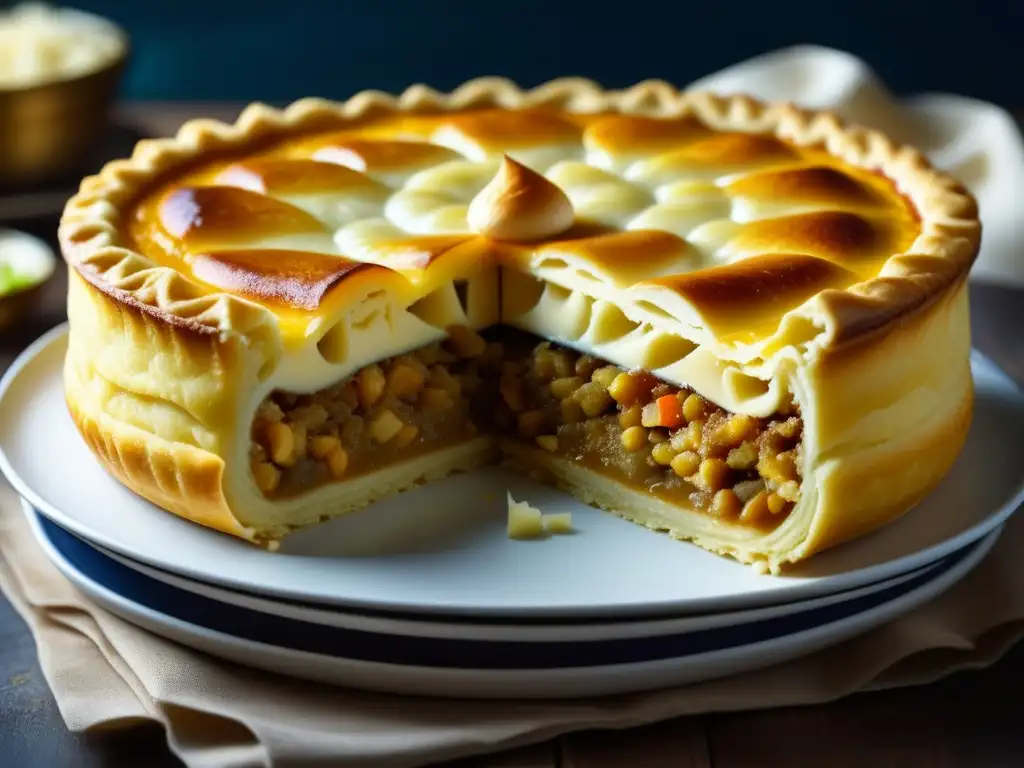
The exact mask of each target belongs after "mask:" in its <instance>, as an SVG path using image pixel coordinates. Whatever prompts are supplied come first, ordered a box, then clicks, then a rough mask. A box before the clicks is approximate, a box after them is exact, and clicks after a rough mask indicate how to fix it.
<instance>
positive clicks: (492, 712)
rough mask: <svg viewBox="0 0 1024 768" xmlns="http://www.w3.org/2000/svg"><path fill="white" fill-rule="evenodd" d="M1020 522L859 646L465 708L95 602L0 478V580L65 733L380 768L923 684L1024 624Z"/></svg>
mask: <svg viewBox="0 0 1024 768" xmlns="http://www.w3.org/2000/svg"><path fill="white" fill-rule="evenodd" d="M1022 548H1024V518H1022V517H1021V516H1020V515H1017V516H1015V517H1013V518H1011V520H1010V522H1009V524H1008V525H1007V528H1006V532H1005V533H1004V534H1003V536H1002V538H1001V539H1000V541H999V542H998V544H997V545H996V547H995V549H994V550H993V551H992V552H991V553H990V554H989V556H988V557H987V558H986V559H985V561H984V562H982V563H981V564H980V565H979V566H978V567H977V568H976V569H975V570H974V571H973V572H972V573H971V574H970V575H969V576H968V577H967V578H966V579H965V580H964V581H963V582H961V583H960V584H958V585H956V586H955V587H953V588H952V589H951V590H950V591H949V592H946V593H945V594H944V595H942V596H941V597H939V598H937V599H936V600H934V601H933V602H931V603H929V604H928V605H925V606H923V607H921V608H919V609H918V610H916V611H914V612H913V613H911V614H909V615H907V616H905V617H903V618H901V619H899V620H897V621H894V622H892V623H891V624H888V625H886V626H884V627H881V628H879V629H876V630H874V631H873V632H870V633H868V634H865V635H862V636H860V637H858V638H856V639H854V640H851V641H848V642H846V643H843V644H842V645H839V646H835V647H833V648H831V649H827V650H825V651H821V652H819V653H816V654H814V655H812V656H808V657H805V658H803V659H799V660H797V661H793V662H790V663H787V664H782V665H779V666H777V667H773V668H770V669H766V670H762V671H759V672H754V673H748V674H745V675H740V676H737V677H733V678H726V679H722V680H715V681H710V682H706V683H700V684H697V685H690V686H685V687H681V688H676V689H672V690H665V691H657V692H653V693H645V694H631V695H627V696H614V697H607V698H603V699H595V700H590V701H564V702H492V701H487V702H460V701H446V700H441V699H437V700H431V699H422V698H404V697H399V696H390V695H384V694H373V693H363V692H359V691H350V690H345V689H341V688H335V687H330V686H322V685H316V684H314V683H308V682H302V681H296V680H291V679H288V678H284V677H278V676H275V675H273V674H269V673H266V672H260V671H257V670H250V669H245V668H243V667H240V666H238V665H235V664H232V663H230V662H226V661H220V660H218V659H214V658H212V657H209V656H206V655H204V654H201V653H199V652H196V651H192V650H189V649H187V648H184V647H181V646H178V645H176V644H174V643H171V642H169V641H166V640H163V639H161V638H159V637H156V636H154V635H151V634H149V633H147V632H145V631H143V630H141V629H137V628H135V627H134V626H132V625H131V624H129V623H127V622H125V621H123V620H121V619H119V618H117V617H116V616H114V615H112V614H110V613H108V612H107V611H105V610H103V609H101V608H98V607H96V606H95V605H92V604H91V603H90V602H89V601H88V600H87V599H86V598H85V597H83V596H82V595H81V594H79V593H78V592H77V591H76V590H75V589H74V588H73V587H72V586H71V585H70V583H69V582H68V581H67V580H66V579H65V578H64V577H63V576H61V574H60V573H59V572H58V571H57V569H56V568H55V567H54V566H52V565H51V564H50V563H49V561H48V560H47V558H46V556H45V555H44V554H43V551H42V549H41V548H40V547H39V545H38V544H36V542H35V540H34V538H33V536H32V533H31V531H30V529H29V526H28V523H27V522H26V520H25V519H24V516H23V514H22V512H21V508H20V504H19V503H18V501H17V498H16V497H15V495H14V493H13V492H12V491H11V490H10V489H9V487H7V486H6V485H3V484H2V481H0V589H2V590H3V592H4V593H5V594H6V595H7V597H8V598H9V599H10V600H11V601H12V602H13V604H14V606H15V608H16V609H17V610H18V612H19V613H20V614H21V615H22V617H24V619H25V621H26V622H27V623H28V625H29V627H30V628H31V630H32V633H33V635H34V636H35V639H36V645H37V647H38V649H39V657H40V663H41V665H42V668H43V672H44V674H45V675H46V679H47V680H48V681H49V683H50V687H51V688H52V689H53V692H54V696H55V697H56V700H57V703H58V705H59V707H60V711H61V713H62V714H63V716H64V719H65V721H66V722H67V724H68V727H69V728H71V729H72V730H76V731H80V730H86V729H89V728H98V727H112V726H117V725H126V724H130V723H132V722H137V721H138V720H139V719H140V718H142V719H147V720H156V721H158V722H160V723H163V725H164V727H165V728H166V730H167V738H168V742H169V744H170V746H171V749H172V750H173V751H174V752H175V753H176V754H177V755H178V756H179V757H180V758H181V759H182V760H183V761H184V762H185V763H186V764H187V765H189V766H196V767H198V766H252V765H256V766H259V765H290V764H299V763H302V764H305V763H315V762H318V761H320V762H329V764H330V765H337V766H346V765H352V766H361V767H365V768H378V767H383V766H387V767H388V768H392V767H397V766H414V765H424V764H426V763H429V762H433V761H437V760H443V759H449V758H456V757H463V756H467V755H472V754H481V753H485V752H492V751H498V750H501V749H505V748H510V747H513V746H518V745H522V744H528V743H534V742H540V741H545V740H547V739H550V738H552V737H554V736H557V735H558V734H561V733H566V732H569V731H574V730H583V729H590V728H627V727H630V726H635V725H641V724H644V723H650V722H654V721H657V720H663V719H667V718H671V717H675V716H678V715H685V714H695V713H702V712H716V711H717V712H720V711H729V710H740V709H759V708H765V707H778V706H785V705H793V704H810V703H817V702H824V701H829V700H832V699H835V698H838V697H840V696H844V695H846V694H849V693H852V692H854V691H863V690H872V689H879V688H889V687H895V686H905V685H914V684H918V683H925V682H931V681H933V680H936V679H938V678H940V677H942V676H944V675H947V674H949V673H951V672H953V671H956V670H961V669H968V668H974V667H981V666H985V665H988V664H991V663H992V662H993V661H995V660H996V659H998V658H999V656H1001V655H1002V654H1003V652H1004V651H1006V650H1007V649H1008V648H1009V647H1010V646H1011V645H1013V644H1014V643H1015V642H1016V641H1017V640H1018V639H1019V638H1020V637H1021V635H1022V634H1024V569H1021V568H1019V567H1017V564H1016V561H1017V559H1018V558H1017V553H1019V552H1020V551H1021V550H1022Z"/></svg>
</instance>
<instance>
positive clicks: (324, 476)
mask: <svg viewBox="0 0 1024 768" xmlns="http://www.w3.org/2000/svg"><path fill="white" fill-rule="evenodd" d="M497 333H498V334H499V335H498V336H497V338H498V340H493V339H492V340H487V339H485V338H484V337H482V336H480V335H479V334H477V333H475V332H474V331H472V330H470V329H468V328H459V329H452V333H451V336H450V338H449V339H448V340H447V341H445V342H444V343H441V344H432V345H430V346H428V347H425V348H423V349H420V350H417V351H416V352H414V353H411V354H406V355H401V356H398V357H394V358H390V359H388V360H385V361H383V362H381V363H378V364H375V365H371V366H368V367H366V368H364V369H362V370H360V371H359V372H357V373H356V374H355V375H353V376H351V377H349V378H348V379H346V380H344V381H342V382H339V383H338V384H336V385H334V386H333V387H329V388H327V389H324V390H321V391H319V392H316V393H313V394H311V395H296V394H291V393H287V392H274V393H272V394H271V395H270V396H269V397H268V398H267V399H266V400H265V401H264V402H263V403H262V404H261V406H260V408H259V410H258V412H257V416H256V419H255V421H254V424H253V430H252V440H253V442H252V449H251V453H250V459H251V462H252V471H253V477H254V480H255V482H256V484H257V486H258V487H259V488H260V490H261V491H262V492H263V493H264V494H265V495H267V496H271V497H276V496H282V495H290V494H295V493H299V492H301V491H303V490H305V489H308V488H310V487H314V486H316V485H319V484H322V483H325V482H330V481H332V480H337V479H341V478H345V477H351V476H353V475H356V474H359V473H361V472H366V471H369V470H370V469H375V468H379V467H381V466H384V465H386V464H387V463H389V462H393V461H397V460H401V459H404V458H411V457H413V456H415V455H418V454H422V453H426V452H429V451H431V450H435V449H438V448H442V447H445V446H447V445H451V444H454V443H457V442H459V441H462V440H465V439H468V438H469V437H471V436H474V435H477V434H480V433H497V434H501V435H505V436H508V437H515V438H518V439H521V440H523V441H525V442H526V443H528V444H529V445H531V446H533V447H536V448H538V449H540V450H542V451H544V452H545V453H546V454H551V455H554V456H558V457H562V458H565V459H568V460H570V461H573V462H576V463H580V464H583V465H585V466H587V467H588V468H590V469H592V470H593V471H595V472H598V473H600V474H603V475H605V476H608V477H611V478H613V479H616V480H619V481H621V482H625V483H627V484H629V485H633V486H635V487H638V488H642V489H645V490H646V491H647V492H649V493H652V494H654V495H656V496H659V497H662V498H665V499H668V500H671V501H674V502H676V503H683V504H685V505H686V506H688V507H691V508H694V509H697V510H700V511H702V512H705V513H707V514H710V515H713V516H715V517H716V518H720V519H722V520H723V521H728V522H738V523H740V524H744V525H751V526H755V527H758V528H762V529H770V528H773V527H775V526H776V525H778V524H779V523H780V522H781V521H782V520H783V519H785V516H786V515H787V514H788V513H789V511H790V510H791V509H792V508H793V505H794V504H795V503H796V501H798V499H799V494H800V480H801V477H800V467H801V456H800V441H801V437H802V427H803V425H802V422H801V419H800V416H799V413H798V412H797V409H796V407H795V406H793V405H790V406H789V407H788V408H787V409H786V410H785V411H784V412H780V413H776V414H774V415H773V416H772V417H770V418H765V419H761V418H754V417H752V416H747V415H743V414H733V413H728V412H726V411H725V410H723V409H721V408H719V407H717V406H715V405H714V404H713V403H710V402H708V401H707V400H706V399H704V398H703V397H701V396H700V395H699V394H697V393H696V392H694V391H692V390H690V389H687V388H685V387H679V386H675V385H671V384H667V383H665V382H663V381H659V380H658V379H657V378H656V377H654V376H652V375H651V374H649V373H647V372H643V371H626V370H623V369H621V368H619V367H617V366H614V365H609V364H608V363H606V362H605V361H602V360H599V359H597V358H595V357H592V356H590V355H586V354H581V353H578V352H575V351H573V350H570V349H566V348H563V347H559V346H557V345H553V344H551V343H549V342H542V343H540V344H538V343H537V341H536V339H535V338H533V339H531V338H530V337H528V336H526V335H525V334H522V333H519V332H516V331H510V330H508V329H501V330H499V331H498V332H497ZM488 335H489V336H490V335H491V334H488Z"/></svg>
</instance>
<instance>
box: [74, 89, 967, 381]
mask: <svg viewBox="0 0 1024 768" xmlns="http://www.w3.org/2000/svg"><path fill="white" fill-rule="evenodd" d="M61 234H62V240H63V244H64V252H65V254H66V256H67V258H68V259H69V261H71V262H72V264H73V265H74V266H75V268H76V269H77V270H78V271H79V272H80V273H81V274H82V275H83V276H84V277H85V278H86V279H87V280H89V281H90V282H91V283H93V284H94V285H95V286H97V287H99V288H101V289H102V290H104V291H106V292H107V293H110V294H112V295H117V296H120V297H122V298H124V299H125V300H127V301H130V302H132V303H135V304H139V305H142V306H145V307H147V308H148V309H149V310H150V311H153V312H157V313H159V314H161V315H164V316H166V317H168V318H173V319H176V320H178V321H185V322H187V323H188V324H189V325H191V326H193V327H200V326H201V327H206V328H209V329H215V330H217V331H222V332H223V331H230V332H239V331H240V332H242V333H247V332H249V331H252V330H253V329H254V328H259V329H262V331H261V333H263V335H264V336H266V337H267V338H274V339H275V341H274V342H273V343H274V344H275V345H277V344H282V345H283V347H284V348H289V347H290V348H293V349H294V348H296V347H299V346H305V345H307V344H309V343H311V341H312V340H318V341H321V342H323V339H324V337H325V335H330V331H331V328H332V327H334V326H336V325H337V324H338V323H339V322H340V321H342V320H344V321H345V322H346V323H347V324H348V325H349V326H352V325H353V324H355V325H358V323H359V322H360V317H362V318H363V319H364V320H367V318H369V319H368V320H367V322H376V320H378V319H380V316H383V315H387V314H388V313H389V312H399V311H402V310H405V309H408V308H410V307H414V308H415V306H416V302H422V301H424V300H425V299H429V301H428V302H427V303H431V302H433V303H434V304H438V303H444V297H441V296H439V291H442V289H444V287H445V286H446V285H448V284H451V283H452V281H453V280H454V281H464V280H465V281H468V283H469V284H470V285H471V286H475V285H476V284H477V283H478V282H479V280H480V279H482V278H480V277H479V276H481V275H486V274H487V272H488V270H492V269H493V267H494V265H496V264H504V265H506V266H509V267H512V268H513V269H514V270H515V271H516V272H523V273H528V274H531V275H532V276H534V277H535V278H539V279H540V280H543V281H544V282H545V283H547V284H550V285H554V286H559V287H561V288H564V289H566V290H567V291H569V292H570V293H573V294H577V293H578V294H583V295H585V296H586V297H588V299H587V302H585V303H586V307H584V308H583V309H578V310H577V311H585V312H586V313H588V314H589V315H590V316H591V321H592V316H593V315H595V314H600V313H601V312H602V311H603V309H602V306H599V304H600V303H601V302H605V303H608V304H610V305H612V306H614V307H616V308H618V309H619V310H621V311H623V312H625V314H626V315H628V316H629V318H630V320H631V321H634V322H640V323H643V324H644V325H645V327H649V328H656V329H661V330H664V331H666V332H669V333H672V334H674V335H678V336H682V337H685V338H688V339H690V340H691V341H693V342H694V343H696V344H714V345H715V346H716V347H717V348H719V349H718V354H719V356H726V357H735V358H736V359H742V358H745V357H746V358H749V357H750V356H751V354H753V353H751V352H745V351H743V350H745V349H748V348H749V347H750V346H751V345H753V347H756V348H757V353H756V354H757V355H758V356H760V355H762V354H763V353H764V352H765V351H768V350H770V349H778V348H782V347H785V346H789V347H794V346H796V347H799V346H801V345H807V344H808V343H810V342H811V341H812V340H815V339H818V340H820V341H821V343H823V344H824V345H825V346H827V345H829V344H837V343H838V342H839V341H840V340H842V339H844V338H846V339H849V338H852V337H854V336H858V335H860V334H862V333H864V332H866V331H870V330H872V329H875V328H877V327H880V326H882V325H886V324H888V323H890V322H892V321H893V320H894V319H895V318H896V317H899V316H901V315H903V314H905V313H907V312H911V311H913V310H915V309H916V308H919V307H921V306H922V305H924V304H926V303H928V302H929V301H931V300H932V299H933V298H934V297H935V296H937V295H938V294H940V293H941V292H942V290H943V289H944V288H946V287H948V286H950V285H952V284H954V283H956V282H958V281H959V279H960V278H961V277H962V276H963V275H964V274H965V273H966V271H967V269H968V268H969V266H970V264H971V263H972V261H973V258H974V257H975V255H976V253H977V248H978V241H979V237H980V227H979V224H978V221H977V215H976V209H975V204H974V201H973V200H972V198H971V197H970V196H969V195H968V194H966V193H965V192H964V191H963V190H962V188H961V187H959V186H958V185H957V184H956V183H955V182H954V181H953V180H952V179H949V178H947V177H945V176H943V175H941V174H939V173H937V172H936V171H934V170H932V169H931V168H930V167H929V166H928V164H927V163H926V161H925V160H924V159H923V158H922V156H921V155H920V154H919V153H917V152H916V151H914V150H911V149H907V148H901V147H897V146H895V145H893V144H892V143H891V142H890V141H889V140H888V139H886V138H884V137H882V136H880V135H878V134H876V133H873V132H871V131H867V130H864V129H860V128H848V127H844V126H842V125H841V124H840V123H839V122H838V120H837V119H836V118H835V117H833V116H830V115H821V114H810V113H805V112H803V111H800V110H798V109H796V108H794V107H793V106H790V105H763V104H760V103H758V102H755V101H753V100H751V99H748V98H744V97H731V98H720V97H716V96H711V95H707V94H682V93H679V92H677V91H676V90H674V89H672V88H670V87H668V86H667V85H665V84H662V83H645V84H641V85H639V86H636V87H634V88H631V89H629V90H627V91H623V92H605V91H601V90H600V89H598V88H597V87H596V86H594V85H593V84H591V83H588V82H586V81H578V80H563V81H556V82H553V83H549V84H548V85H546V86H542V87H540V88H538V89H535V90H533V91H528V92H523V91H520V90H519V89H518V88H516V87H515V86H513V85H511V84H510V83H507V82H505V81H500V80H490V79H488V80H478V81H473V82H471V83H468V84H467V85H465V86H463V87H462V88H460V89H459V90H457V91H456V92H455V93H453V94H450V95H447V96H443V95H440V94H437V93H434V92H433V91H430V90H428V89H425V88H423V87H415V88H413V89H410V90H409V91H407V92H406V93H405V94H403V95H402V96H401V97H398V98H397V99H394V98H392V97H388V96H385V95H383V94H377V93H365V94H361V95H360V96H357V97H356V98H354V99H352V100H350V101H349V102H346V103H344V104H334V103H329V102H324V101H320V100H304V101H300V102H297V103H295V104H293V105H292V106H291V107H289V108H288V109H286V110H285V111H283V112H278V111H276V110H272V109H270V108H268V107H265V106H262V105H256V106H253V107H250V108H249V109H247V110H246V111H245V113H243V115H242V116H241V117H240V119H239V120H238V122H237V123H236V124H235V125H233V126H227V125H223V124H219V123H214V122H211V121H195V122H193V123H190V124H188V125H186V126H185V127H184V128H182V129H181V131H180V132H179V134H178V136H177V137H176V139H173V140H160V141H150V142H142V143H141V144H140V145H139V147H138V149H137V150H136V152H135V154H134V156H133V157H132V158H131V159H130V160H127V161H122V162H115V163H112V164H110V165H108V166H107V168H105V169H104V171H103V172H102V173H101V174H100V175H99V176H97V177H93V178H90V179H87V180H86V181H85V182H84V183H83V186H82V189H81V192H80V193H79V195H77V196H76V197H75V198H73V199H72V201H71V202H70V204H69V206H68V208H67V211H66V214H65V218H64V221H63V223H62V228H61ZM483 290H484V289H483V288H471V289H470V293H471V294H472V293H473V292H474V291H476V292H477V294H478V295H477V298H476V300H475V307H471V308H466V307H464V310H465V311H464V312H463V314H464V315H466V316H465V317H463V318H461V319H464V320H467V321H468V322H469V323H470V324H472V325H477V326H481V325H486V324H489V323H491V322H494V321H496V320H498V319H501V318H500V317H499V316H498V313H497V308H496V307H494V306H492V305H493V304H494V302H488V301H486V300H485V298H484V296H483V293H482V291H483ZM524 290H525V289H524ZM382 296H385V297H386V300H382V299H381V298H380V297H382ZM432 296H433V297H434V298H430V297H432ZM238 300H241V301H238ZM375 300H376V301H377V302H378V305H379V306H378V305H375V304H374V301H375ZM381 301H383V303H381ZM595 301H596V302H597V304H595V303H594V302H595ZM469 303H470V304H474V300H473V299H472V298H471V299H470V302H469ZM374 306H377V310H374ZM523 309H526V307H524V308H523ZM375 311H377V312H378V315H376V316H375V315H374V312H375ZM454 311H455V310H454V309H453V310H451V311H448V312H441V313H440V314H438V313H437V312H435V313H434V315H436V317H432V316H430V313H429V312H428V313H427V314H423V313H418V314H417V317H418V318H420V319H425V321H426V322H427V324H428V325H433V324H436V323H437V322H442V320H441V318H442V317H443V318H444V319H445V320H451V319H453V317H454V315H452V312H454ZM456 314H458V313H457V312H456ZM384 319H385V320H386V319H387V318H386V317H385V318H384ZM455 319H460V318H455ZM581 322H585V321H581ZM385 325H387V324H386V323H385ZM385 325H381V326H379V327H378V328H377V330H376V331H375V332H376V334H377V336H378V338H379V339H383V337H384V336H386V335H388V334H391V335H394V334H402V333H404V334H406V335H408V334H409V333H410V332H409V330H408V329H406V330H405V331H400V330H398V329H397V328H396V326H395V324H394V323H391V330H390V331H387V330H386V329H385ZM412 335H413V336H416V335H417V334H415V333H413V334H412ZM338 343H339V344H340V342H338ZM395 345H398V346H401V342H399V341H397V340H396V341H395ZM327 346H330V344H327ZM336 346H337V344H336ZM385 346H393V345H388V344H386V343H385ZM723 348H725V349H726V350H727V351H726V352H724V353H723V352H722V349H723ZM730 349H731V350H732V351H731V352H730V351H728V350H730ZM381 351H382V353H383V352H385V351H390V350H383V349H382V350H381ZM354 362H355V361H354Z"/></svg>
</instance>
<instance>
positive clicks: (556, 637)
mask: <svg viewBox="0 0 1024 768" xmlns="http://www.w3.org/2000/svg"><path fill="white" fill-rule="evenodd" d="M22 504H23V505H24V506H25V513H26V514H27V515H35V514H38V513H37V512H36V511H35V510H34V509H33V508H32V507H31V505H30V504H29V503H28V502H27V501H25V500H22ZM50 525H55V524H54V523H50ZM83 541H84V540H83ZM86 544H87V546H90V547H92V548H93V549H95V550H96V551H97V552H99V553H100V554H101V555H103V556H105V557H108V558H110V559H111V560H113V561H115V562H117V563H119V564H120V565H123V566H124V567H125V568H128V569H130V570H132V571H134V572H136V573H138V574H140V575H142V576H144V577H146V578H147V579H152V580H153V581H156V582H160V583H162V584H167V585H169V586H171V587H174V588H175V589H177V590H180V591H182V592H187V593H189V594H192V595H197V596H199V597H202V598H207V599H209V600H212V601H214V602H215V603H217V604H218V605H221V606H223V605H228V606H237V607H239V608H244V609H246V610H247V611H252V612H254V613H259V614H264V615H265V616H270V617H276V618H284V619H294V620H296V621H301V622H305V623H307V624H315V625H321V626H326V627H335V628H338V629H350V630H355V631H358V632H370V633H381V634H391V635H401V636H403V637H420V638H443V639H449V640H486V641H496V642H510V641H514V642H593V641H595V640H625V639H630V638H647V637H660V636H664V635H677V634H680V633H689V632H697V631H702V630H706V629H718V628H721V627H730V628H735V627H738V626H740V625H743V624H752V623H756V622H761V621H766V620H768V619H778V618H782V617H785V616H792V615H794V614H798V613H805V612H807V611H815V610H819V609H822V608H826V607H829V606H834V605H838V604H839V603H845V602H848V601H851V600H860V599H862V598H865V597H868V596H871V595H874V594H876V593H878V592H882V591H885V590H890V589H893V588H894V587H898V586H900V585H903V584H905V583H906V582H909V581H911V580H918V579H923V578H930V577H932V576H934V575H935V573H936V572H937V571H939V570H941V569H943V568H948V567H950V561H951V560H954V559H956V558H957V557H958V555H959V552H961V551H962V550H958V551H957V552H954V553H953V554H951V555H947V556H946V557H944V558H941V559H940V560H938V561H937V562H934V563H931V564H929V565H926V566H923V567H922V568H918V569H916V570H913V571H910V572H908V573H905V574H902V575H900V576H896V577H894V578H891V579H885V580H883V581H879V582H875V583H872V584H869V585H868V586H866V587H860V588H859V589H851V590H846V591H844V592H837V593H835V594H831V595H826V596H824V597H818V598H812V599H810V600H797V601H794V602H791V603H782V604H781V605H771V606H766V607H764V608H751V609H749V610H745V611H726V612H721V613H703V614H695V615H690V616H679V617H672V618H665V619H642V618H641V619H637V618H634V619H632V620H629V619H627V620H619V621H604V622H602V621H595V620H593V619H582V620H580V619H577V620H575V621H573V620H569V621H558V620H556V619H549V620H542V621H532V622H530V623H521V621H520V622H519V623H517V620H516V619H505V620H501V619H488V618H487V617H460V616H447V617H440V618H438V619H436V620H433V619H431V618H430V617H427V616H417V615H415V614H407V615H403V614H393V613H367V612H355V611H346V610H342V609H340V608H333V607H330V606H322V605H317V604H315V603H302V602H297V601H292V600H280V599H274V598H270V597H259V596H256V595H252V594H250V593H247V592H238V591H234V590H230V589H225V588H223V587H216V586H213V585H211V584H207V583H205V582H201V581H194V580H192V579H186V578H185V577H183V576H178V575H176V574H172V573H168V572H167V571H161V570H160V569H159V568H153V567H151V566H148V565H144V564H142V563H139V562H137V561H135V560H132V559H131V558H130V557H125V556H124V555H119V554H117V553H116V552H111V551H110V550H108V549H104V548H103V547H100V546H99V545H97V544H91V543H88V542H86Z"/></svg>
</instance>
